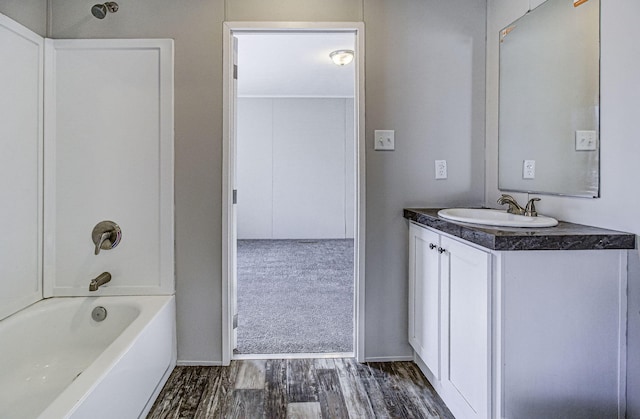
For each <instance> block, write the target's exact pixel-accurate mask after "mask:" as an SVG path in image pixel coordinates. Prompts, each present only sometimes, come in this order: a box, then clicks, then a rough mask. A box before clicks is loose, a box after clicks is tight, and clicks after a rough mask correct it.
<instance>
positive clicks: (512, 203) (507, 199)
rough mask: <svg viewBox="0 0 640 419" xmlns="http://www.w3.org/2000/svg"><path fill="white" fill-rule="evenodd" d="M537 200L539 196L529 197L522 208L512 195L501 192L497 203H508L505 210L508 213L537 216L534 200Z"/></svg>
mask: <svg viewBox="0 0 640 419" xmlns="http://www.w3.org/2000/svg"><path fill="white" fill-rule="evenodd" d="M539 200H540V198H531V199H530V200H529V202H527V205H525V207H524V208H522V207H521V206H520V204H518V201H516V199H515V198H514V197H512V196H511V195H507V194H502V196H501V197H500V198H498V204H500V205H504V204H508V205H509V208H508V209H507V212H508V213H510V214H517V215H525V216H527V217H537V216H538V212H537V211H536V206H535V202H536V201H539Z"/></svg>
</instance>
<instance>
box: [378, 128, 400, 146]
mask: <svg viewBox="0 0 640 419" xmlns="http://www.w3.org/2000/svg"><path fill="white" fill-rule="evenodd" d="M395 148H396V141H395V131H393V130H379V129H377V130H375V132H374V145H373V149H374V150H395Z"/></svg>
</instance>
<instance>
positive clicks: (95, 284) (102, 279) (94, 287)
mask: <svg viewBox="0 0 640 419" xmlns="http://www.w3.org/2000/svg"><path fill="white" fill-rule="evenodd" d="M109 281H111V274H110V273H109V272H102V273H101V274H100V275H98V276H97V277H96V278H95V279H92V280H91V282H89V291H98V288H99V287H100V286H102V285H104V284H106V283H107V282H109Z"/></svg>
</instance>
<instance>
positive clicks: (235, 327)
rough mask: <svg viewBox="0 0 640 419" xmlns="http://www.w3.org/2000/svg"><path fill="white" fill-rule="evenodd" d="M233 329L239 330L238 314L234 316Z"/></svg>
mask: <svg viewBox="0 0 640 419" xmlns="http://www.w3.org/2000/svg"><path fill="white" fill-rule="evenodd" d="M233 328H234V329H237V328H238V315H237V314H234V315H233Z"/></svg>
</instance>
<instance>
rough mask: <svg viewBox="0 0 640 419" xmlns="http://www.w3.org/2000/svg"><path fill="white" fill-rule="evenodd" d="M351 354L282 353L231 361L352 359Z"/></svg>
mask: <svg viewBox="0 0 640 419" xmlns="http://www.w3.org/2000/svg"><path fill="white" fill-rule="evenodd" d="M353 357H354V353H353V352H319V353H313V352H309V353H282V354H234V355H233V359H238V360H241V359H245V360H246V359H329V358H353Z"/></svg>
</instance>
